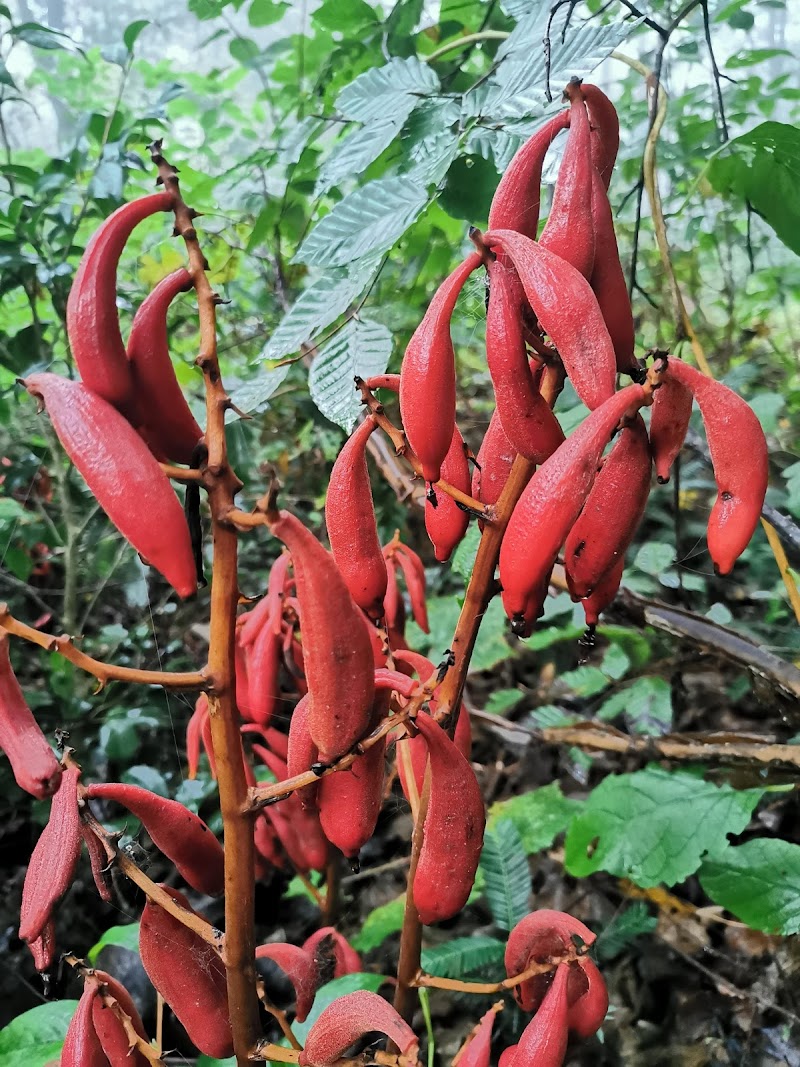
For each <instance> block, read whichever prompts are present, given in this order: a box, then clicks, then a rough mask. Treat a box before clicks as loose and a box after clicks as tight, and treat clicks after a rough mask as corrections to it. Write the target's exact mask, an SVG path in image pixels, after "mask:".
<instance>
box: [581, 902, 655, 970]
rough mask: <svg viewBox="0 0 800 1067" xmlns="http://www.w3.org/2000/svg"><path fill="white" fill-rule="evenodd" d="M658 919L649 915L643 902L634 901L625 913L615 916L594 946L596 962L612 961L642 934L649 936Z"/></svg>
mask: <svg viewBox="0 0 800 1067" xmlns="http://www.w3.org/2000/svg"><path fill="white" fill-rule="evenodd" d="M656 926H658V919H657V918H656V916H655V915H651V914H650V912H649V910H648V908H647V905H646V904H645V903H644V901H643V900H636V901H634V903H633V904H631V906H630V907H629V908H626V909H625V911H623V912H620V913H619V914H618V915H615V916H614V918H613V919H612V920H611V922H610V923H609V924H608V926H607V927H606V928H605V930H603V932H602V933H601V934H600V936H599V937H598V938H597V941H596V942H595V944H594V947H593V951H594V955H595V956H596V957H597V959H598V960H601V961H602V960H613V959H614V958H615V957H617V956H619V954H620V953H621V952H624V951H625V949H626V948H627V947H628V946H629V945H630V944H631V942H632V941H634V940H635V939H636V938H637V937H640V936H641V935H642V934H651V933H652V932H653V930H655V928H656Z"/></svg>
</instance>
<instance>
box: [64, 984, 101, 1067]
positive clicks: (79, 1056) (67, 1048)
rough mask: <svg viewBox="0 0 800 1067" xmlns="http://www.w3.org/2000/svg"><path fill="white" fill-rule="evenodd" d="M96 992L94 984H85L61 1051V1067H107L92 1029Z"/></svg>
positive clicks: (98, 1041)
mask: <svg viewBox="0 0 800 1067" xmlns="http://www.w3.org/2000/svg"><path fill="white" fill-rule="evenodd" d="M97 996H98V990H97V985H96V984H95V983H94V982H86V983H84V986H83V993H82V994H81V999H80V1000H79V1001H78V1007H77V1008H76V1009H75V1014H74V1015H73V1016H72V1020H71V1022H70V1024H69V1028H68V1030H67V1034H66V1037H65V1038H64V1046H63V1048H62V1049H61V1060H60V1064H61V1067H108V1057H107V1056H106V1054H105V1053H104V1052H103V1050H102V1048H101V1047H100V1040H99V1038H98V1036H97V1032H96V1030H95V1028H94V1020H93V1013H94V1005H95V1001H96V1000H97Z"/></svg>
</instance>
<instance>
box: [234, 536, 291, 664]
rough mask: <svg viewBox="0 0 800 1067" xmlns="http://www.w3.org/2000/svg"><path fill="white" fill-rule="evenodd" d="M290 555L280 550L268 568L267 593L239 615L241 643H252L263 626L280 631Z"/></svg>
mask: <svg viewBox="0 0 800 1067" xmlns="http://www.w3.org/2000/svg"><path fill="white" fill-rule="evenodd" d="M291 563H292V557H291V555H290V554H289V553H288V552H281V554H280V555H279V556H278V558H277V559H276V560H275V562H274V563H273V564H272V566H271V567H270V569H269V579H268V581H267V595H266V596H265V597H264V598H263V599H262V600H260V601H259V602H258V604H256V606H255V607H254V608H253V610H252V611H249V612H247V613H246V614H245V615H242V616H240V619H241V620H243V621H241V622H240V625H239V627H238V632H239V641H240V642H241V644H242V645H244V646H247V645H252V644H253V642H254V641H255V639H256V638H257V637H258V635H259V633H260V632H261V630H262V628H263V627H264V626H267V625H269V626H272V628H273V629H275V630H278V631H280V621H281V616H282V606H283V598H284V596H285V594H286V588H287V585H288V584H289V583H288V577H287V575H288V571H289V567H290V566H291Z"/></svg>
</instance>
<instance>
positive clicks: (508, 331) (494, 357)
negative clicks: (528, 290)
mask: <svg viewBox="0 0 800 1067" xmlns="http://www.w3.org/2000/svg"><path fill="white" fill-rule="evenodd" d="M524 300H525V293H524V290H523V288H522V282H521V281H520V279H519V276H518V275H517V272H516V271H515V270H514V268H513V266H512V265H511V264H510V263H508V261H507V260H505V261H503V262H501V261H500V260H498V259H496V260H494V262H493V263H491V264H490V266H489V307H488V309H487V312H486V363H487V366H488V367H489V373H490V375H491V377H492V385H493V387H494V395H495V399H496V401H497V413H498V415H499V417H500V421H501V422H502V424H503V430H504V431H505V434H506V437H507V438H508V440H509V441H510V442H511V445H512V447H513V448H514V449H515V450H516V451H517V452H519V454H520V455H521V456H525V457H526V459H529V460H531V461H532V462H533V463H542V462H543V461H544V460H546V459H547V457H548V456H550V455H552V454H553V452H555V450H556V449H557V448H558V446H559V445H560V444H561V442H562V441H563V440H564V431H563V430H562V429H561V426H560V425H559V423H558V419H557V418H556V417H555V415H554V414H553V412H552V411H551V410H550V407H549V405H548V403H547V401H546V400H545V399H544V397H543V396H542V395H541V393H540V392H539V385H538V382H536V381H535V379H534V377H533V375H532V374H531V368H530V364H529V362H528V352H527V348H526V346H525V335H524V330H523V322H522V305H523V302H524Z"/></svg>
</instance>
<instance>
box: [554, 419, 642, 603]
mask: <svg viewBox="0 0 800 1067" xmlns="http://www.w3.org/2000/svg"><path fill="white" fill-rule="evenodd" d="M650 467H651V460H650V441H649V440H648V437H647V429H646V427H645V424H644V420H643V419H642V417H641V415H639V414H637V415H636V417H635V418H634V419H633V421H632V422H631V423H630V424H629V425H628V426H626V427H625V428H624V429H623V430H622V432H621V433H620V434H619V436H618V437H617V440H616V441H615V442H614V445H613V447H612V449H611V451H610V452H609V454H608V456H607V457H606V459H605V461H604V463H603V466H602V467H601V469H600V471H599V473H598V475H597V477H596V478H595V480H594V485H593V486H592V488H591V490H590V491H589V495H588V497H587V498H586V503H585V504H584V506H583V510H582V511H581V513H580V515H579V516H578V518H577V520H576V522H575V525H574V526H573V527H572V529H571V530H570V532H569V536H568V537H567V541H566V544H565V545H564V566H565V569H566V575H567V584H568V585H569V591H570V593H571V594H572V598H573V600H583V599H584V598H585V597H587V596H589V595H590V594H591V593H592V592H593V591H594V590H595V589H596V588H597V586H598V585H599V584H600V582H602V580H603V578H604V577H605V575H606V574H607V573H608V572H609V571H610V570H612V569H613V568H614V566H615V564H616V563H617V561H618V560H619V559H621V558H622V559H624V557H625V553H626V551H627V550H628V546H629V545H630V543H631V541H632V540H633V537H634V534H635V533H636V530H637V528H638V526H639V523H640V522H641V520H642V515H644V509H645V507H646V506H647V498H648V496H649V495H650Z"/></svg>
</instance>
